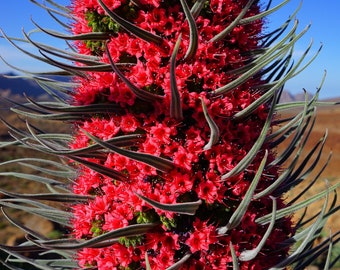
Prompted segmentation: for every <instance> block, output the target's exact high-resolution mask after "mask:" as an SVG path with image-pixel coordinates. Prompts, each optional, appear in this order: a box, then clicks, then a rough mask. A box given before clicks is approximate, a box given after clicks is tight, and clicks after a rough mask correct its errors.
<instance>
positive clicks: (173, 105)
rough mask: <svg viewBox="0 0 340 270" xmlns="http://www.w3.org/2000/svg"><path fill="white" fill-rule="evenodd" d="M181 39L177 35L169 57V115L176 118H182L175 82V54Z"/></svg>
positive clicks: (179, 98)
mask: <svg viewBox="0 0 340 270" xmlns="http://www.w3.org/2000/svg"><path fill="white" fill-rule="evenodd" d="M181 39H182V38H181V35H179V37H178V39H177V41H176V44H175V47H174V51H173V52H172V55H171V59H170V88H171V99H170V116H171V117H172V118H175V119H177V120H182V119H183V110H182V104H181V96H180V94H179V91H178V88H177V82H176V56H177V52H178V49H179V46H180V44H181Z"/></svg>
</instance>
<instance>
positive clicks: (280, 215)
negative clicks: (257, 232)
mask: <svg viewBox="0 0 340 270" xmlns="http://www.w3.org/2000/svg"><path fill="white" fill-rule="evenodd" d="M339 187H340V183H336V184H335V185H333V186H331V187H329V188H328V189H326V190H324V191H321V192H320V193H318V194H316V195H314V196H311V197H309V198H308V199H306V200H304V201H302V202H299V203H296V204H293V205H290V206H287V207H285V208H282V209H280V210H278V211H277V212H276V217H277V219H280V218H283V217H285V216H289V215H291V214H293V213H295V212H296V211H298V210H299V209H302V208H304V207H307V206H309V205H310V204H312V203H313V202H315V201H317V200H320V199H322V198H323V197H325V196H326V195H327V194H329V193H330V192H332V191H334V190H336V189H337V188H339ZM270 219H271V214H269V215H265V216H263V217H260V218H258V219H256V220H255V222H256V223H259V224H261V225H265V224H267V223H268V222H270Z"/></svg>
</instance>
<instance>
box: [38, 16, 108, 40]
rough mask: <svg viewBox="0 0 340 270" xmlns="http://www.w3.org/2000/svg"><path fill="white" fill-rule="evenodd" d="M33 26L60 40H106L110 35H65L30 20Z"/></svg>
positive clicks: (93, 33) (96, 33)
mask: <svg viewBox="0 0 340 270" xmlns="http://www.w3.org/2000/svg"><path fill="white" fill-rule="evenodd" d="M32 22H33V24H34V25H35V26H36V27H38V28H39V29H40V30H41V31H42V32H44V33H46V34H48V35H50V36H53V37H56V38H61V39H63V40H65V39H66V40H107V39H109V38H110V34H109V33H107V32H91V33H86V34H79V35H66V34H64V33H60V32H56V31H53V30H49V29H45V28H43V27H41V26H39V25H38V24H37V23H35V22H34V21H33V20H32Z"/></svg>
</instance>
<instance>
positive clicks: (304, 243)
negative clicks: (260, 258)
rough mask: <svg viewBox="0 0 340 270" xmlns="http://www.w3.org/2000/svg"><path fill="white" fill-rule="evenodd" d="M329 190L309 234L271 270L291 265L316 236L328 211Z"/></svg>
mask: <svg viewBox="0 0 340 270" xmlns="http://www.w3.org/2000/svg"><path fill="white" fill-rule="evenodd" d="M327 191H328V192H327V193H326V200H325V203H324V205H323V208H322V210H321V212H320V214H319V216H318V218H317V220H316V221H315V223H314V224H313V225H312V226H311V228H310V230H309V231H308V234H307V236H306V238H305V239H304V240H303V241H302V243H301V244H300V245H299V246H298V247H297V249H296V250H295V251H294V252H293V253H292V254H290V255H289V256H288V257H287V258H286V259H284V260H282V261H281V262H280V263H278V264H277V265H275V266H274V267H272V268H270V269H269V270H279V269H283V268H285V267H286V266H288V265H290V264H291V263H293V262H294V261H296V260H297V258H298V256H299V255H301V253H302V252H303V251H304V249H305V248H306V246H307V245H308V243H309V242H310V241H311V240H312V239H313V238H314V234H315V233H316V231H317V229H318V228H319V225H320V223H322V221H323V218H324V214H325V212H326V208H327V204H328V194H329V192H330V190H327Z"/></svg>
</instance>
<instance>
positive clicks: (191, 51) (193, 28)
mask: <svg viewBox="0 0 340 270" xmlns="http://www.w3.org/2000/svg"><path fill="white" fill-rule="evenodd" d="M180 1H181V5H182V7H183V10H184V14H185V16H186V18H187V20H188V23H189V30H190V43H189V48H188V50H187V52H186V54H185V56H184V59H186V60H190V59H191V58H193V57H194V56H195V54H196V52H197V48H198V31H197V25H196V22H195V18H194V17H193V15H192V14H191V11H190V9H189V7H188V4H187V3H186V1H185V0H180Z"/></svg>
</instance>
